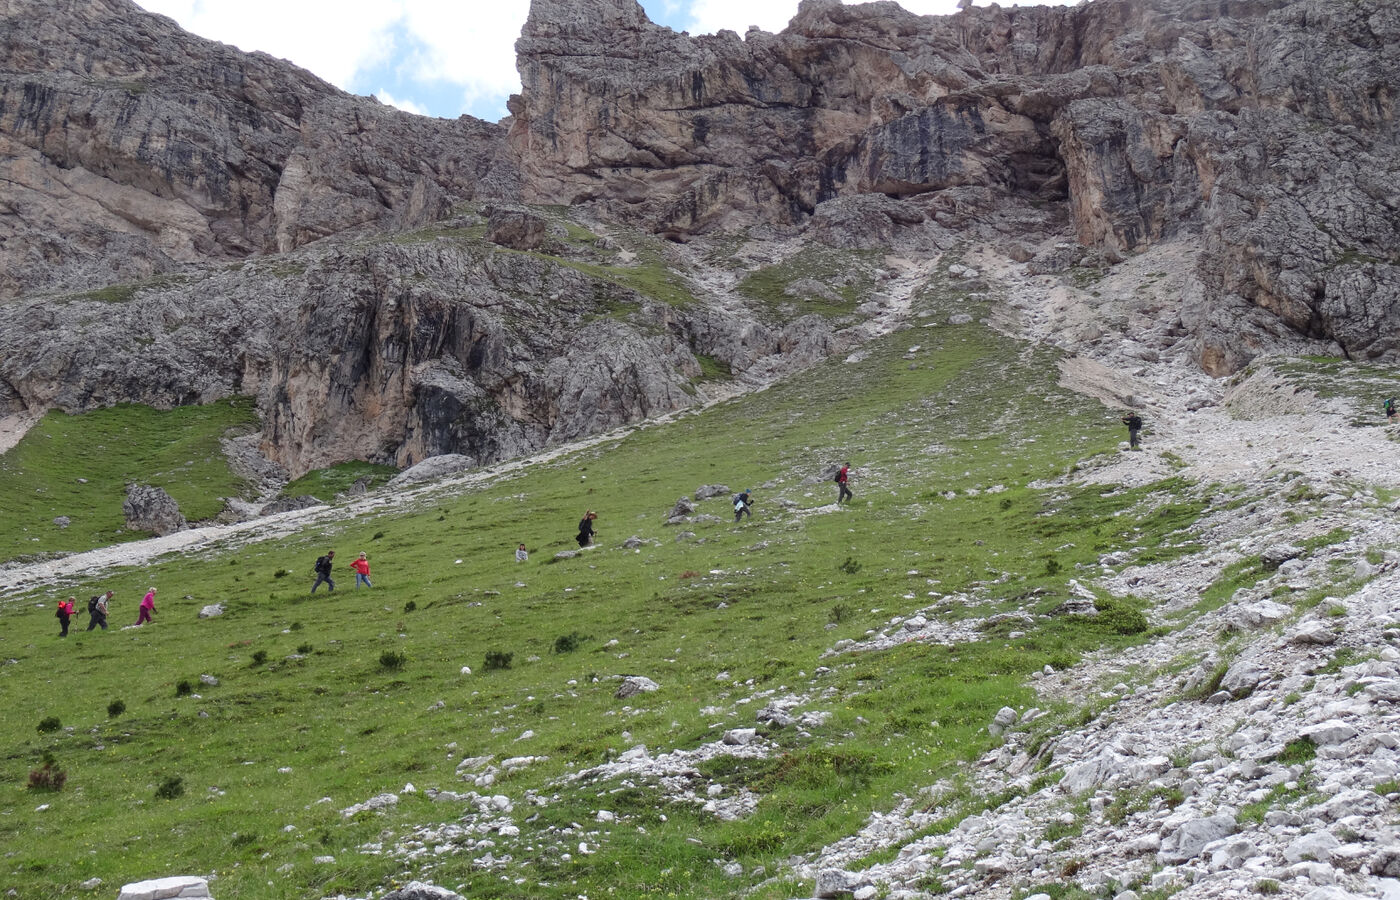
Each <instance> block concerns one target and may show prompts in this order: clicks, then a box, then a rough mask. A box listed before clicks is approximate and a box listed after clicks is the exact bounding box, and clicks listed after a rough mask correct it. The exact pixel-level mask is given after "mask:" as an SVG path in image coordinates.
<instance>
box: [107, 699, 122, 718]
mask: <svg viewBox="0 0 1400 900" xmlns="http://www.w3.org/2000/svg"><path fill="white" fill-rule="evenodd" d="M124 712H126V701H125V700H113V701H112V702H111V703H108V704H107V715H108V717H109V718H113V719H115V718H116V717H117V716H119V715H121V714H122V713H124Z"/></svg>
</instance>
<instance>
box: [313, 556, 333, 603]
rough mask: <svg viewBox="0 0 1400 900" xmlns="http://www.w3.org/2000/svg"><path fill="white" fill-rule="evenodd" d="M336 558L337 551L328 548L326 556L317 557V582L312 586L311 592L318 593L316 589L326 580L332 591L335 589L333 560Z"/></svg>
mask: <svg viewBox="0 0 1400 900" xmlns="http://www.w3.org/2000/svg"><path fill="white" fill-rule="evenodd" d="M334 559H335V551H334V550H327V551H326V555H325V556H318V557H317V558H316V583H315V584H313V585H312V586H311V593H313V594H314V593H316V589H317V588H318V587H320V586H321V583H322V582H325V583H326V584H327V585H328V586H329V587H330V589H331V590H332V591H334V590H335V582H334V581H332V580H331V561H332V560H334Z"/></svg>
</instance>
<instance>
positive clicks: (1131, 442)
mask: <svg viewBox="0 0 1400 900" xmlns="http://www.w3.org/2000/svg"><path fill="white" fill-rule="evenodd" d="M1121 421H1122V423H1123V424H1124V425H1127V426H1128V449H1129V450H1141V449H1142V448H1141V447H1139V446H1138V432H1140V431H1142V417H1141V416H1139V415H1138V414H1137V413H1135V412H1130V413H1128V414H1127V415H1126V416H1124V417H1123V418H1122V419H1121Z"/></svg>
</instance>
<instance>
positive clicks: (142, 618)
mask: <svg viewBox="0 0 1400 900" xmlns="http://www.w3.org/2000/svg"><path fill="white" fill-rule="evenodd" d="M155 611H156V589H155V588H151V589H150V590H149V591H147V592H146V596H144V597H142V598H141V606H140V609H139V612H138V613H137V616H136V624H137V625H145V624H146V623H147V622H149V621H151V613H153V612H155Z"/></svg>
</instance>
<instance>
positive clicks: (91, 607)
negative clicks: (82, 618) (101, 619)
mask: <svg viewBox="0 0 1400 900" xmlns="http://www.w3.org/2000/svg"><path fill="white" fill-rule="evenodd" d="M101 599H102V595H101V594H93V595H92V596H91V597H89V598H88V615H90V616H95V615H97V601H98V600H101Z"/></svg>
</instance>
